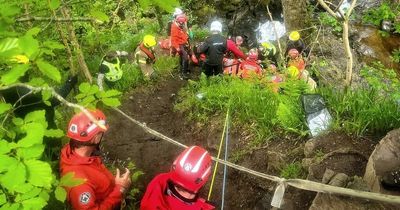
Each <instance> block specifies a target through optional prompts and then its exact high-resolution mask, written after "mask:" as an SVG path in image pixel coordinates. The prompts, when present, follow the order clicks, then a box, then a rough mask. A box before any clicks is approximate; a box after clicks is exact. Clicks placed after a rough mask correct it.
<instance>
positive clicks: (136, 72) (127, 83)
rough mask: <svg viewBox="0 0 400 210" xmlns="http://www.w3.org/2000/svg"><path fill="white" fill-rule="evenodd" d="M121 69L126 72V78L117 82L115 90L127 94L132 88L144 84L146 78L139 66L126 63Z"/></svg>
mask: <svg viewBox="0 0 400 210" xmlns="http://www.w3.org/2000/svg"><path fill="white" fill-rule="evenodd" d="M121 69H122V71H124V76H123V77H122V78H121V79H120V80H118V81H116V82H115V84H114V85H113V88H114V89H117V90H119V91H121V92H126V91H128V90H129V89H131V88H135V87H138V86H139V85H141V84H144V82H145V79H144V76H143V74H142V71H141V70H140V69H139V67H138V66H137V65H134V64H127V63H126V64H123V65H122V67H121Z"/></svg>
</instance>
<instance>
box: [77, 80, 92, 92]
mask: <svg viewBox="0 0 400 210" xmlns="http://www.w3.org/2000/svg"><path fill="white" fill-rule="evenodd" d="M79 91H81V92H82V93H88V92H89V91H90V84H89V83H87V82H84V83H82V84H80V85H79Z"/></svg>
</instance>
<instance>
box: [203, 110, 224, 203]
mask: <svg viewBox="0 0 400 210" xmlns="http://www.w3.org/2000/svg"><path fill="white" fill-rule="evenodd" d="M228 116H229V108H228V110H227V111H226V117H225V123H224V130H223V131H222V136H221V141H220V142H219V148H218V154H217V158H219V157H220V155H221V150H222V144H223V142H224V136H225V131H226V126H227V122H228ZM217 169H218V162H216V163H215V166H214V171H213V175H212V178H211V185H210V190H209V191H208V197H207V200H210V199H211V194H212V190H213V187H214V181H215V176H216V174H217Z"/></svg>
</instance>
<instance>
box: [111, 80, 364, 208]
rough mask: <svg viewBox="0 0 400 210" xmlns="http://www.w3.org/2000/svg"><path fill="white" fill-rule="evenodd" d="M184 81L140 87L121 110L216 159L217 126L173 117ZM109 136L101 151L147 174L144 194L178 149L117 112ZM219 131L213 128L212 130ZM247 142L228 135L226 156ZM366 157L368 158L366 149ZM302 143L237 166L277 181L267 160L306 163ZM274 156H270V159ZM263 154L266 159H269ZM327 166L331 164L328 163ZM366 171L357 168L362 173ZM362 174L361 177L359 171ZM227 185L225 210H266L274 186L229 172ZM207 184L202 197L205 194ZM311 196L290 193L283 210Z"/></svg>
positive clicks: (253, 153)
mask: <svg viewBox="0 0 400 210" xmlns="http://www.w3.org/2000/svg"><path fill="white" fill-rule="evenodd" d="M185 84H186V81H182V80H179V79H178V78H177V77H176V78H169V79H167V80H165V81H162V82H159V83H158V84H156V85H154V86H152V87H144V88H139V89H136V90H133V91H131V92H128V93H126V94H125V96H124V100H123V105H122V107H121V108H120V109H121V110H123V111H124V112H125V113H127V114H128V115H130V116H132V117H133V118H134V119H137V120H139V121H141V122H145V123H146V124H147V126H148V127H150V128H152V129H154V130H157V131H158V132H160V133H163V134H164V135H166V136H168V137H171V138H173V139H176V140H178V141H180V142H182V143H183V144H186V145H194V144H195V145H201V146H203V147H206V148H207V149H208V150H209V151H210V152H211V153H212V154H213V155H216V154H217V151H216V145H218V144H219V140H220V135H221V133H222V126H220V127H221V128H219V127H218V125H219V124H218V123H213V122H210V123H209V125H206V126H203V127H200V126H199V125H198V124H196V123H194V122H193V123H190V122H187V121H186V120H185V116H184V115H182V114H180V113H177V112H175V111H174V103H175V102H176V95H177V93H178V91H179V90H180V89H181V88H182V87H183V86H184V85H185ZM108 116H109V119H110V120H109V122H110V132H108V133H107V135H106V136H105V141H104V145H105V148H106V150H107V151H108V152H109V157H111V158H117V159H121V160H126V159H128V158H129V159H131V160H132V161H133V162H134V163H136V165H137V167H138V168H139V169H140V170H142V171H143V172H144V173H145V174H144V175H143V176H142V178H141V179H140V180H139V182H138V183H135V187H138V188H139V189H140V191H141V193H143V192H144V191H145V188H146V185H147V184H148V183H149V182H150V181H151V179H152V178H153V177H154V176H155V175H157V174H158V173H162V172H167V171H168V170H169V168H170V166H171V164H172V162H173V160H174V158H175V157H176V156H177V155H178V154H179V153H180V152H181V151H182V149H181V148H179V147H177V146H175V145H172V144H170V143H168V142H165V141H163V140H160V139H157V138H155V137H154V136H152V135H151V134H148V133H146V132H145V131H144V130H143V129H142V128H140V127H138V126H136V125H135V124H133V123H132V122H130V121H129V120H128V119H126V118H124V117H123V116H122V115H120V114H119V113H117V112H115V111H110V112H109V113H108ZM216 125H217V126H216ZM245 139H246V137H242V136H241V135H238V134H232V137H231V145H230V151H229V153H230V154H233V153H234V152H235V151H238V150H240V149H242V146H243V141H245ZM366 147H368V148H367V149H366V150H367V151H365V150H363V152H364V151H365V152H366V153H368V151H369V150H370V145H367V146H366ZM303 149H304V141H301V140H300V141H276V142H271V143H270V144H269V145H267V146H265V147H262V148H255V149H252V150H250V151H249V152H248V153H246V154H244V155H242V156H241V157H240V158H239V159H238V160H237V163H238V164H239V165H243V166H246V167H249V168H251V169H253V170H257V171H260V172H264V173H269V174H273V175H279V170H278V167H279V166H275V165H271V164H272V163H271V161H272V159H271V154H275V153H276V154H283V156H284V157H283V159H284V161H287V162H289V163H290V162H293V160H294V159H296V160H298V161H301V159H302V158H303V157H304V152H303ZM268 152H272V153H268ZM267 153H268V154H269V155H267ZM328 164H329V163H328ZM362 167H364V166H361V167H359V168H357V171H358V172H357V173H355V174H360V173H363V170H364V168H362ZM359 170H360V171H359ZM227 176H228V181H227V185H226V187H227V188H226V190H227V191H226V193H225V195H226V196H225V207H226V209H234V210H235V209H269V208H270V205H269V204H270V202H271V198H272V195H273V192H274V189H275V183H271V182H269V181H267V180H263V179H261V178H257V177H254V176H251V175H249V174H245V173H243V172H239V171H236V170H233V169H229V168H228V175H227ZM222 177H223V166H221V165H220V166H219V170H218V173H217V178H216V183H215V184H214V191H213V196H212V199H211V201H213V202H214V203H215V204H216V206H220V202H221V191H222V187H221V186H222ZM209 184H210V182H208V184H207V186H205V188H204V192H203V194H204V196H206V193H207V192H208V189H209ZM314 197H315V193H313V192H308V191H303V190H298V189H294V188H288V190H287V191H286V193H285V199H286V200H287V201H288V202H286V204H285V205H284V208H283V209H308V208H309V206H310V205H311V202H312V200H313V199H314Z"/></svg>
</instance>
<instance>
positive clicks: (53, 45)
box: [43, 41, 65, 50]
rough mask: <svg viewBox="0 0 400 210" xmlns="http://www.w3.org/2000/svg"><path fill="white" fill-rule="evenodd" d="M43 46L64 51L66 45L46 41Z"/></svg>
mask: <svg viewBox="0 0 400 210" xmlns="http://www.w3.org/2000/svg"><path fill="white" fill-rule="evenodd" d="M43 46H44V47H46V48H49V49H51V50H54V49H58V50H63V49H64V48H65V47H64V45H62V44H60V43H59V42H56V41H45V42H43Z"/></svg>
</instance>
